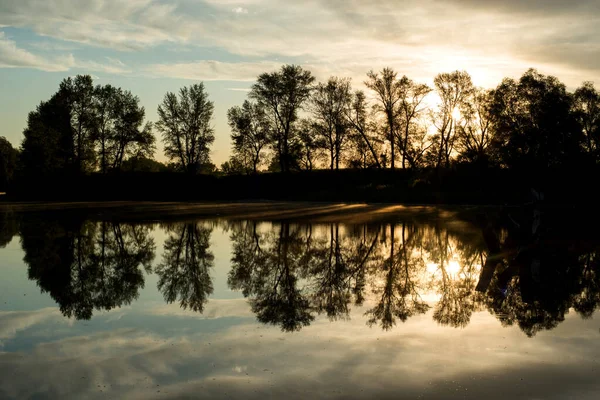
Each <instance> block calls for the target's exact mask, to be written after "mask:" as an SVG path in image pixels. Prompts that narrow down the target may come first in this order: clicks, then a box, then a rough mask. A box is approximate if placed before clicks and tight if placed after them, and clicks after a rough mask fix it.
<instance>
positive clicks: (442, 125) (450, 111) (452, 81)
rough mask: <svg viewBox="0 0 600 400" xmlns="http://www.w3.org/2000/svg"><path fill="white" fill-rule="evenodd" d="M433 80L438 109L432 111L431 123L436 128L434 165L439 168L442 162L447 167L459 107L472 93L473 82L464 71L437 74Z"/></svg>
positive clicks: (463, 104)
mask: <svg viewBox="0 0 600 400" xmlns="http://www.w3.org/2000/svg"><path fill="white" fill-rule="evenodd" d="M433 82H434V85H435V89H436V92H437V94H438V96H439V98H440V103H439V106H438V109H437V111H436V112H434V113H433V123H434V125H435V127H436V129H437V142H436V147H435V150H436V152H437V157H436V159H435V166H436V168H439V167H440V166H441V165H442V163H444V164H445V166H446V167H449V166H450V156H451V155H452V151H453V150H454V143H455V139H456V131H457V120H458V118H459V117H460V114H459V113H460V109H461V108H462V107H464V106H465V103H466V102H467V101H468V99H469V97H470V96H471V95H472V93H473V90H474V88H473V82H472V81H471V76H470V75H469V74H468V73H467V72H466V71H454V72H450V73H442V74H438V75H437V76H436V77H435V79H434V81H433Z"/></svg>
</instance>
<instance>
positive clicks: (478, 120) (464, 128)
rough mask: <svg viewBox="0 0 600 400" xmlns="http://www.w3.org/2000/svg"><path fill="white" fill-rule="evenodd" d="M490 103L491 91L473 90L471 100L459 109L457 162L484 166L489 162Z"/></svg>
mask: <svg viewBox="0 0 600 400" xmlns="http://www.w3.org/2000/svg"><path fill="white" fill-rule="evenodd" d="M491 101H492V94H491V91H489V90H483V89H475V90H474V91H473V93H472V95H471V99H470V100H469V101H466V102H465V103H464V104H463V106H462V107H461V109H460V113H461V115H462V121H461V124H460V125H459V126H458V138H457V150H458V152H459V155H458V158H459V160H461V161H465V162H469V163H483V164H484V165H487V164H488V163H489V162H490V161H491V158H492V155H491V154H490V153H491V150H492V147H491V143H492V140H493V133H494V130H493V126H492V121H491V119H490V117H491V115H490V104H491Z"/></svg>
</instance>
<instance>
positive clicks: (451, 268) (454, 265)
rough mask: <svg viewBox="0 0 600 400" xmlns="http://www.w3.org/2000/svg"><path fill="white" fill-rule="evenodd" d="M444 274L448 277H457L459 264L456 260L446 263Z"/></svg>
mask: <svg viewBox="0 0 600 400" xmlns="http://www.w3.org/2000/svg"><path fill="white" fill-rule="evenodd" d="M446 272H447V273H448V274H450V275H454V276H456V275H458V273H459V272H460V264H459V263H458V261H456V260H450V261H449V262H448V266H447V267H446Z"/></svg>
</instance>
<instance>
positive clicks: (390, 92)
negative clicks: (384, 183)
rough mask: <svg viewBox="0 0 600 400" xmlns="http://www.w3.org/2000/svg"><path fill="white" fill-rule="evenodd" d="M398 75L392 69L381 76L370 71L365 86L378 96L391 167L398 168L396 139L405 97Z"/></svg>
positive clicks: (384, 71)
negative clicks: (399, 113)
mask: <svg viewBox="0 0 600 400" xmlns="http://www.w3.org/2000/svg"><path fill="white" fill-rule="evenodd" d="M397 76H398V73H397V72H396V71H394V70H393V69H391V68H384V69H383V70H382V71H381V76H380V75H379V74H378V73H375V72H373V71H369V72H368V73H367V77H368V78H369V79H368V80H367V81H365V85H366V86H367V87H368V88H369V89H371V90H373V91H374V92H375V94H376V95H377V101H378V102H379V104H378V105H377V106H376V107H375V110H377V111H378V112H380V113H383V114H384V115H385V121H386V131H387V132H386V139H387V140H388V141H389V142H390V146H391V167H392V169H395V168H396V161H395V160H396V150H395V138H396V132H397V129H398V127H397V121H396V120H397V114H398V110H397V107H398V103H399V102H400V101H401V99H402V98H403V97H404V94H403V90H404V88H403V85H402V82H401V81H400V80H399V79H397Z"/></svg>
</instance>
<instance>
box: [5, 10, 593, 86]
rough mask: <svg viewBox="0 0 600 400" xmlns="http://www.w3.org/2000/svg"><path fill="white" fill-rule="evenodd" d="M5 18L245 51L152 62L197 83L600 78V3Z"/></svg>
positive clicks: (143, 44) (132, 42)
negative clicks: (381, 75) (457, 72)
mask: <svg viewBox="0 0 600 400" xmlns="http://www.w3.org/2000/svg"><path fill="white" fill-rule="evenodd" d="M248 10H251V11H252V12H248ZM239 14H243V23H241V20H240V18H238V16H239ZM0 24H1V25H10V26H17V27H25V28H30V29H32V30H33V31H34V32H36V33H38V34H40V35H45V36H50V37H54V38H58V39H61V40H66V41H73V42H79V43H85V44H87V45H91V46H99V47H107V48H111V49H115V50H121V51H141V50H144V49H148V48H151V47H154V46H158V45H160V44H165V43H168V44H169V50H174V49H177V48H184V47H185V48H186V49H188V48H192V49H193V51H197V52H200V51H203V50H204V49H217V50H218V51H219V52H222V53H227V52H228V53H233V54H235V55H238V56H241V59H242V61H243V63H239V64H241V65H239V66H238V67H240V68H242V67H243V69H240V70H237V71H233V70H231V69H227V68H228V67H227V65H220V66H216V65H211V63H215V62H219V61H221V62H222V61H223V60H221V59H218V58H217V60H215V61H198V62H190V61H189V58H188V57H185V58H184V59H183V60H182V61H179V60H173V59H171V60H170V61H169V62H166V61H165V62H162V63H157V64H154V65H150V66H146V67H144V73H150V74H151V75H153V76H167V77H170V76H172V77H178V78H184V79H194V80H196V79H202V80H223V79H225V80H240V81H248V80H250V79H251V78H253V77H255V76H256V75H257V73H260V72H263V71H258V70H256V69H253V68H251V67H250V65H244V64H253V65H256V64H257V63H256V62H251V61H249V60H252V59H260V60H273V61H263V62H264V63H269V62H270V63H271V64H272V65H276V64H278V63H277V62H275V61H276V60H285V62H295V63H299V64H302V65H311V66H314V67H315V69H316V70H319V71H324V72H326V73H325V75H327V74H336V75H345V76H350V77H352V78H353V79H354V80H355V81H357V82H360V81H362V80H363V79H364V76H365V73H366V72H367V71H368V70H369V69H371V68H373V69H379V68H381V67H383V66H392V67H394V68H396V69H397V70H398V71H399V72H400V73H401V74H407V75H409V76H411V77H413V78H415V79H417V80H425V79H427V80H431V79H432V78H433V76H434V75H435V74H437V73H438V72H442V71H450V70H454V69H457V68H465V67H466V69H467V70H468V71H469V72H471V71H474V74H475V75H477V76H478V77H479V78H478V79H479V81H480V82H479V84H481V85H483V86H494V85H495V84H497V83H498V81H499V78H502V77H503V76H506V75H509V76H515V75H520V74H521V73H522V72H523V71H525V70H526V69H527V68H529V67H537V68H539V69H540V70H541V71H542V72H546V73H554V72H561V73H564V74H565V75H568V76H569V79H571V80H572V82H568V83H571V84H573V83H574V82H575V81H576V82H579V81H581V80H582V78H583V77H582V74H587V76H586V77H585V79H594V78H597V77H600V59H599V58H598V57H597V54H600V52H598V48H599V47H600V2H598V1H596V0H573V1H566V0H507V1H496V0H493V1H492V0H482V1H478V0H449V1H441V0H419V1H417V0H407V1H405V2H403V3H402V5H399V4H398V2H397V1H393V0H375V1H373V2H371V3H369V4H368V5H366V4H365V3H364V1H361V0H347V1H342V0H309V1H304V2H284V1H278V0H224V1H218V0H204V1H190V0H179V1H176V2H174V3H166V2H165V1H162V0H133V1H130V2H126V3H123V2H122V1H120V0H90V1H87V2H80V1H76V0H48V1H47V2H39V1H37V0H19V1H17V0H7V1H4V2H2V4H1V5H0ZM575 32H576V35H574V33H575ZM565 38H570V39H571V40H572V41H570V42H567V41H565ZM209 51H212V50H209ZM224 64H227V63H224ZM112 68H115V66H114V65H113V67H112ZM115 72H116V71H115Z"/></svg>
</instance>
